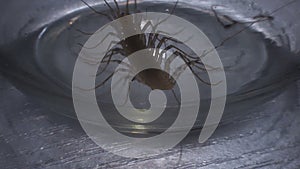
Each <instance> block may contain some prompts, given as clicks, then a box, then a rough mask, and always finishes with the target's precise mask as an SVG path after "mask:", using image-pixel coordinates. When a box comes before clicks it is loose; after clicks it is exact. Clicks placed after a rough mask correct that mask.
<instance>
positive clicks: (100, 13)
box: [81, 0, 113, 20]
mask: <svg viewBox="0 0 300 169" xmlns="http://www.w3.org/2000/svg"><path fill="white" fill-rule="evenodd" d="M81 2H83V3H84V4H85V5H86V6H87V7H89V8H90V9H91V10H92V11H93V12H95V13H96V14H99V15H102V16H105V17H107V18H108V20H113V19H112V18H111V16H109V15H107V14H105V13H102V12H100V11H97V10H96V9H95V8H93V7H92V6H91V5H89V4H88V3H87V2H85V1H84V0H81Z"/></svg>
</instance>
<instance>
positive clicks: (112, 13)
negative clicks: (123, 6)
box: [104, 0, 118, 18]
mask: <svg viewBox="0 0 300 169" xmlns="http://www.w3.org/2000/svg"><path fill="white" fill-rule="evenodd" d="M104 3H105V4H106V5H107V7H108V8H109V10H110V14H111V15H112V16H114V17H115V18H117V17H118V16H117V15H116V14H115V11H114V9H113V8H112V7H111V6H110V5H109V3H108V2H107V0H104Z"/></svg>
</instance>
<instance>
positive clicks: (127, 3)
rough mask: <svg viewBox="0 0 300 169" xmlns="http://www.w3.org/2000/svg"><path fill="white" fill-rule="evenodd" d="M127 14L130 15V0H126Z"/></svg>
mask: <svg viewBox="0 0 300 169" xmlns="http://www.w3.org/2000/svg"><path fill="white" fill-rule="evenodd" d="M126 15H129V0H127V1H126Z"/></svg>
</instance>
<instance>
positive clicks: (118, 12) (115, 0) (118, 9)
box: [114, 0, 121, 16]
mask: <svg viewBox="0 0 300 169" xmlns="http://www.w3.org/2000/svg"><path fill="white" fill-rule="evenodd" d="M114 2H115V6H116V8H117V14H118V16H121V11H120V7H119V4H118V2H117V0H114Z"/></svg>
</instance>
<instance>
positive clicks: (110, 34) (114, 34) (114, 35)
mask: <svg viewBox="0 0 300 169" xmlns="http://www.w3.org/2000/svg"><path fill="white" fill-rule="evenodd" d="M109 36H113V37H117V38H119V37H118V35H117V34H116V33H113V32H110V33H108V34H107V35H105V37H104V38H103V39H102V40H101V41H100V42H99V43H97V44H96V45H95V46H93V47H84V46H82V47H83V48H85V49H95V48H96V47H98V46H99V45H101V44H102V43H103V42H104V41H105V40H106V39H107V38H108V37H109Z"/></svg>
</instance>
